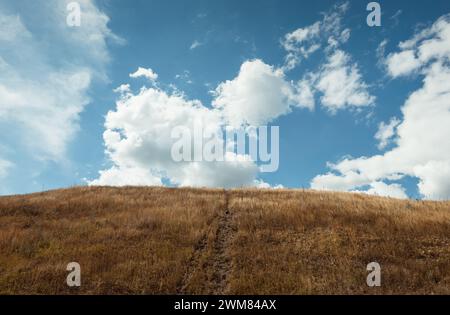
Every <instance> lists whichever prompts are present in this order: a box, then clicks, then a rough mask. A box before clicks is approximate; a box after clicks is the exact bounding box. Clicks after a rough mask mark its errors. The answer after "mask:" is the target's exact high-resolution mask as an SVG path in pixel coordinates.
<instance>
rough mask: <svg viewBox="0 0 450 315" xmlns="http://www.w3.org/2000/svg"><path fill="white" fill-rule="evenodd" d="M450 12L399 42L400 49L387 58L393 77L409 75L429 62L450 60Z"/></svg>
mask: <svg viewBox="0 0 450 315" xmlns="http://www.w3.org/2000/svg"><path fill="white" fill-rule="evenodd" d="M449 22H450V14H447V15H444V16H442V17H441V18H439V19H438V20H437V21H436V22H435V23H434V24H433V25H432V26H431V27H429V28H426V29H424V30H423V31H422V32H420V33H418V34H416V35H415V36H414V37H413V38H411V39H409V40H407V41H405V42H401V43H400V44H399V48H400V51H399V52H397V53H391V54H389V55H388V57H387V59H386V65H387V68H388V70H389V74H390V75H391V76H392V77H398V76H403V75H409V74H412V73H414V71H416V70H419V69H423V67H424V66H427V65H429V62H432V61H436V60H441V61H444V60H447V61H450V30H449V28H448V25H449Z"/></svg>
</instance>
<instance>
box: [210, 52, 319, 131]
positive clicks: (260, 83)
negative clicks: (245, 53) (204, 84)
mask: <svg viewBox="0 0 450 315" xmlns="http://www.w3.org/2000/svg"><path fill="white" fill-rule="evenodd" d="M214 96H215V99H214V100H213V106H214V107H215V108H216V109H219V110H220V111H221V113H222V114H223V116H224V119H225V120H226V121H227V123H229V124H231V125H232V126H240V125H242V124H250V125H254V126H261V125H266V124H267V123H268V122H271V121H273V120H274V119H276V118H277V117H279V116H281V115H285V114H287V113H289V112H290V111H291V108H292V107H306V108H311V107H312V106H314V104H313V100H311V95H310V91H309V90H308V89H307V86H306V85H305V83H300V84H299V85H298V86H294V85H293V84H292V83H291V82H289V81H287V80H286V79H285V77H284V73H283V71H282V70H281V69H275V68H274V67H272V66H270V65H268V64H265V63H264V62H263V61H261V60H260V59H255V60H251V61H246V62H244V63H243V64H242V65H241V69H240V71H239V74H238V75H237V76H236V77H235V78H234V79H233V80H228V81H225V82H223V83H221V84H220V85H219V86H218V87H217V88H216V90H215V92H214Z"/></svg>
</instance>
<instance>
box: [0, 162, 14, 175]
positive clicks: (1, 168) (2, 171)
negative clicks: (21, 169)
mask: <svg viewBox="0 0 450 315" xmlns="http://www.w3.org/2000/svg"><path fill="white" fill-rule="evenodd" d="M13 166H14V164H13V163H12V162H10V161H7V160H3V159H0V178H3V177H6V175H7V174H8V171H9V169H10V168H11V167H13Z"/></svg>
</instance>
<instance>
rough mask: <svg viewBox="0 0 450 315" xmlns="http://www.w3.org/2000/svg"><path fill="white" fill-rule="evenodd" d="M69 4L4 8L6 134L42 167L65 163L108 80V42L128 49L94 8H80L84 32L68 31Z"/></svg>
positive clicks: (1, 75)
mask: <svg viewBox="0 0 450 315" xmlns="http://www.w3.org/2000/svg"><path fill="white" fill-rule="evenodd" d="M68 2H69V1H56V0H53V1H46V2H45V4H40V5H32V6H31V8H33V9H32V10H31V9H23V8H24V7H27V8H30V5H29V3H28V2H26V1H20V0H18V1H13V2H8V3H5V2H3V3H2V4H0V12H1V13H0V56H1V59H0V68H1V69H0V70H1V71H0V125H3V127H0V129H2V128H7V129H10V130H11V129H12V130H14V133H10V136H11V137H15V140H14V142H15V143H16V145H15V150H16V151H17V150H19V149H20V148H23V149H25V150H27V152H28V153H27V154H28V155H29V156H31V157H32V158H34V159H38V160H53V161H58V162H61V161H64V160H65V155H66V150H67V146H68V144H69V142H70V141H71V140H72V139H73V138H74V136H75V134H76V132H77V131H78V129H79V126H78V120H79V115H80V113H81V112H82V111H83V110H84V108H85V106H86V105H87V104H88V103H89V97H88V94H87V92H88V89H89V87H90V84H91V82H92V81H93V80H94V79H95V78H98V79H100V80H105V79H106V74H105V66H106V65H107V64H108V62H109V60H110V56H109V53H108V49H107V40H111V41H115V42H120V39H119V38H118V37H117V36H116V35H114V34H113V33H112V32H111V31H110V30H109V28H108V26H107V23H108V17H107V16H106V15H105V14H104V13H102V12H101V11H99V10H98V8H97V7H96V6H95V4H94V3H93V2H92V1H87V0H85V1H80V4H81V6H82V8H83V12H82V24H81V26H80V27H77V28H70V27H68V26H67V25H66V16H67V10H66V5H67V3H68ZM19 8H21V9H19ZM49 16H51V17H52V18H51V19H50V18H48V17H49ZM49 42H51V43H52V45H51V49H49V47H48V43H49ZM1 131H2V132H5V130H1ZM3 145H5V146H7V143H3Z"/></svg>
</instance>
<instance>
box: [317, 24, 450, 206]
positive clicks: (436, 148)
mask: <svg viewBox="0 0 450 315" xmlns="http://www.w3.org/2000/svg"><path fill="white" fill-rule="evenodd" d="M449 34H450V18H449V16H448V15H446V16H444V17H441V18H439V19H438V20H437V21H436V22H435V23H434V24H433V25H432V26H431V27H429V28H427V29H425V30H423V31H422V32H420V33H419V34H417V35H415V36H414V37H413V38H412V39H410V40H408V41H406V42H403V43H401V44H400V45H399V48H400V50H405V49H406V50H413V54H414V55H415V56H418V57H417V58H418V60H420V62H421V63H420V72H418V73H420V75H422V76H423V85H422V87H420V88H419V89H418V90H416V91H415V92H413V93H412V94H410V95H409V96H408V98H407V99H406V101H405V103H404V104H403V106H402V108H401V110H402V114H403V117H402V120H401V122H400V123H397V122H395V123H394V124H395V125H397V127H396V130H395V133H394V136H395V137H396V139H397V140H396V146H395V147H394V148H392V149H391V150H389V151H387V152H386V153H384V154H383V155H375V156H371V157H360V158H355V159H353V158H345V159H343V160H342V161H340V162H339V163H337V164H329V166H330V168H331V170H332V172H330V173H328V174H326V175H319V176H316V177H315V178H314V179H313V180H312V182H311V186H312V187H313V188H322V187H323V188H328V189H335V190H354V189H357V188H358V187H362V186H365V185H370V184H371V183H373V182H378V181H382V180H385V179H387V180H399V179H401V178H402V177H404V176H411V177H414V178H418V179H419V184H418V190H419V192H420V193H421V195H422V196H423V197H424V198H427V199H446V198H449V196H450V182H449V178H450V177H449V176H448V174H449V168H450V142H449V141H448V135H449V134H450V101H449V100H450V85H449V84H448V82H450V67H449V63H448V62H449V60H450V49H447V48H449V47H450V36H448V35H449ZM444 52H445V53H444ZM400 53H401V52H400ZM396 54H398V53H393V54H391V55H390V56H391V58H392V56H395V55H396ZM388 71H390V70H388ZM410 72H411V71H410ZM410 72H407V71H403V72H401V73H402V75H406V74H408V73H410ZM390 73H392V72H391V71H390ZM378 138H381V139H383V136H379V137H378ZM389 138H391V137H389Z"/></svg>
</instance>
